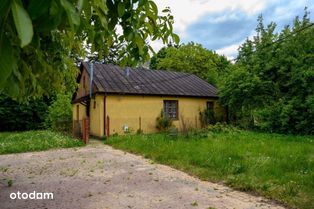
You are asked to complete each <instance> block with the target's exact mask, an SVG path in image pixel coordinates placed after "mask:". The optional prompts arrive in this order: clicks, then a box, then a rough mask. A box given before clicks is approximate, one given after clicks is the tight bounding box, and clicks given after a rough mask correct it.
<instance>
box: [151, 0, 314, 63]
mask: <svg viewBox="0 0 314 209" xmlns="http://www.w3.org/2000/svg"><path fill="white" fill-rule="evenodd" d="M154 2H155V3H156V4H157V6H158V8H159V11H161V10H162V9H164V8H165V7H167V6H169V7H170V9H171V12H172V15H173V16H174V21H175V23H174V32H175V33H177V34H178V35H179V36H180V38H181V43H188V42H190V41H193V42H196V43H200V44H202V45H203V47H205V48H207V49H210V50H214V51H216V52H217V53H218V54H222V55H225V56H226V57H227V58H229V59H233V58H235V57H236V56H237V49H238V47H239V46H240V45H241V44H242V43H243V42H244V41H245V40H246V38H248V37H249V38H252V37H253V36H254V35H255V28H256V25H257V17H258V16H259V15H260V14H262V15H263V18H264V24H265V25H267V24H269V23H270V22H271V21H274V22H276V23H277V29H278V30H281V29H282V28H283V27H284V26H285V25H291V24H292V21H293V19H294V18H295V16H300V17H302V16H303V14H304V8H305V7H307V8H308V11H309V12H310V17H311V20H312V21H314V0H154ZM151 45H152V47H153V48H154V50H155V51H158V50H159V49H160V48H161V47H162V46H163V44H162V43H161V42H160V41H157V42H153V43H151Z"/></svg>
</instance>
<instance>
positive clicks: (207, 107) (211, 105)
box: [206, 101, 215, 111]
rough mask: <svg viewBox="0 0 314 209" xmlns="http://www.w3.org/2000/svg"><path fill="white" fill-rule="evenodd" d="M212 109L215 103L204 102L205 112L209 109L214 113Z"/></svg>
mask: <svg viewBox="0 0 314 209" xmlns="http://www.w3.org/2000/svg"><path fill="white" fill-rule="evenodd" d="M209 107H210V108H209ZM214 107H215V103H214V102H213V101H207V102H206V109H207V110H209V109H211V110H212V111H214Z"/></svg>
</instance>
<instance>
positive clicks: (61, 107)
mask: <svg viewBox="0 0 314 209" xmlns="http://www.w3.org/2000/svg"><path fill="white" fill-rule="evenodd" d="M46 126H47V127H49V128H51V129H53V130H55V131H60V132H64V133H69V132H71V129H72V105H71V95H69V94H58V95H57V98H56V100H55V101H54V102H53V103H52V105H51V106H50V107H49V109H48V116H47V118H46Z"/></svg>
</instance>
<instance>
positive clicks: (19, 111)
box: [0, 95, 50, 131]
mask: <svg viewBox="0 0 314 209" xmlns="http://www.w3.org/2000/svg"><path fill="white" fill-rule="evenodd" d="M49 103H50V100H49V99H47V98H41V99H33V100H30V101H28V102H27V103H19V102H17V101H14V100H12V99H11V98H9V97H7V96H5V95H0V131H26V130H35V129H43V128H44V122H45V118H46V116H47V112H48V106H49Z"/></svg>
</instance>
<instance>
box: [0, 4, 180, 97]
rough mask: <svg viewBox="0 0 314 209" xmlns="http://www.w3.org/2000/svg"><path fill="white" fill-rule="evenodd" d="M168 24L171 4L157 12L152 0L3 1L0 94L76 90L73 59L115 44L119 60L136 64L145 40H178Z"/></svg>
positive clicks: (30, 94) (143, 58)
mask: <svg viewBox="0 0 314 209" xmlns="http://www.w3.org/2000/svg"><path fill="white" fill-rule="evenodd" d="M172 24H173V16H172V15H171V11H170V9H169V8H165V9H164V10H163V11H162V15H160V14H159V13H158V8H157V6H156V4H155V3H154V2H153V1H152V0H123V1H122V0H118V1H113V0H91V1H90V0H78V1H77V0H40V1H38V0H12V1H11V0H3V1H2V2H1V5H0V27H1V32H0V61H1V63H2V64H1V67H0V93H5V94H7V95H9V96H10V97H12V98H15V99H20V100H25V99H30V98H33V97H39V96H42V95H46V96H49V95H51V94H56V93H58V92H63V91H64V90H67V91H74V90H75V88H76V82H75V78H76V74H77V67H76V66H75V63H74V61H77V59H79V58H84V57H85V56H86V54H87V53H91V54H93V53H94V54H96V55H97V56H98V57H99V58H100V59H102V58H103V57H104V56H106V55H108V53H109V50H110V48H111V47H112V46H114V45H115V44H118V45H119V46H120V47H119V53H118V63H119V64H120V65H122V66H125V65H130V66H134V65H136V64H137V62H138V61H141V62H144V61H146V60H148V59H149V51H152V48H151V47H150V46H149V45H148V41H147V40H149V39H151V40H155V39H162V41H163V42H164V43H165V44H166V43H168V42H170V41H174V42H176V43H178V42H179V38H178V36H177V35H176V34H174V33H173V30H172ZM118 30H119V31H121V32H118ZM87 48H89V49H90V50H89V51H87V50H86V49H87Z"/></svg>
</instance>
